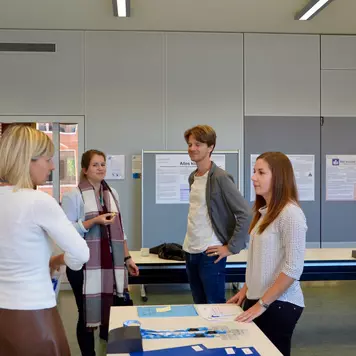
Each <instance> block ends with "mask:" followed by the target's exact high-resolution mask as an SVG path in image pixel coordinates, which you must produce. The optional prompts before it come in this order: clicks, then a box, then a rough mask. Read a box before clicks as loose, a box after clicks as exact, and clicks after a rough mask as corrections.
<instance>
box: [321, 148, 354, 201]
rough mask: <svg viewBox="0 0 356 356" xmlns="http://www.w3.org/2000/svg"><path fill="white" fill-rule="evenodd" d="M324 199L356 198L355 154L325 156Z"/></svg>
mask: <svg viewBox="0 0 356 356" xmlns="http://www.w3.org/2000/svg"><path fill="white" fill-rule="evenodd" d="M326 200H328V201H350V200H351V201H352V200H356V155H327V156H326Z"/></svg>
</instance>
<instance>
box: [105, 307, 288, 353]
mask: <svg viewBox="0 0 356 356" xmlns="http://www.w3.org/2000/svg"><path fill="white" fill-rule="evenodd" d="M235 307H236V311H237V314H238V313H241V312H242V309H241V308H240V307H238V306H235ZM126 320H139V321H140V322H141V325H142V327H143V328H146V329H154V330H174V329H184V328H189V327H192V328H194V327H203V326H208V327H211V326H212V325H226V326H228V327H229V328H230V329H236V328H238V329H244V330H247V332H246V334H244V335H242V336H240V337H239V339H238V340H221V339H220V338H219V337H214V338H191V339H153V340H152V339H151V340H143V350H144V351H148V350H159V349H165V348H169V347H179V346H186V345H196V344H203V345H205V346H206V347H207V348H214V347H231V346H235V347H254V348H255V349H256V350H257V351H258V352H259V353H260V354H261V356H282V354H281V353H280V352H279V351H278V350H277V348H276V347H275V346H274V345H273V344H272V343H271V342H270V341H269V339H268V338H267V337H266V336H265V335H264V334H263V333H262V331H261V330H260V329H259V328H258V327H257V326H256V325H255V324H254V323H237V322H232V321H230V322H224V321H221V322H214V321H209V320H206V319H204V318H202V317H200V316H195V317H174V318H167V317H166V318H165V317H161V318H142V319H139V317H138V313H137V308H136V307H112V308H111V314H110V324H109V330H111V329H115V328H117V327H121V326H123V323H124V322H125V321H126ZM110 355H116V356H123V355H128V354H110Z"/></svg>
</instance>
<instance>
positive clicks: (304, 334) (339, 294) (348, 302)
mask: <svg viewBox="0 0 356 356" xmlns="http://www.w3.org/2000/svg"><path fill="white" fill-rule="evenodd" d="M302 287H303V291H304V297H305V302H306V306H307V307H306V309H305V311H304V313H303V315H302V317H301V319H300V321H299V323H298V326H297V328H296V331H295V333H294V338H293V350H292V356H355V355H356V281H346V282H304V283H303V284H302ZM130 292H131V296H132V299H133V300H134V303H135V305H139V304H179V303H181V304H184V303H192V298H191V295H190V292H189V289H188V288H186V286H183V287H182V286H179V285H178V286H176V285H175V286H173V285H170V286H167V285H165V286H158V285H155V286H149V287H148V289H147V293H148V297H149V300H148V301H147V303H143V302H142V301H141V298H140V289H139V287H138V286H131V287H130ZM232 294H233V291H232V290H228V291H227V297H229V296H231V295H232ZM59 310H60V313H61V316H62V320H63V323H64V327H65V329H66V332H67V337H68V340H69V344H70V347H71V350H72V356H80V351H79V348H78V345H77V340H76V334H75V328H76V321H77V313H76V305H75V300H74V296H73V294H72V292H71V291H61V292H60V295H59ZM96 347H97V356H104V355H106V353H105V349H106V345H105V343H104V342H102V341H99V339H98V340H97V342H96Z"/></svg>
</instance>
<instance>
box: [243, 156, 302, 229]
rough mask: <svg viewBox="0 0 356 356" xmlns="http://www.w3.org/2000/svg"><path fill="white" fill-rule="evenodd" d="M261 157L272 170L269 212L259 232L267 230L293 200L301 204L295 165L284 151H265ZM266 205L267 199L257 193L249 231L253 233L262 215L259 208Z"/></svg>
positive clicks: (259, 157)
mask: <svg viewBox="0 0 356 356" xmlns="http://www.w3.org/2000/svg"><path fill="white" fill-rule="evenodd" d="M259 159H263V160H264V161H265V162H266V163H267V164H268V166H269V168H270V170H271V172H272V182H271V201H270V203H269V206H268V211H267V214H266V215H265V217H264V218H263V220H262V222H261V224H260V225H259V228H258V233H259V234H261V233H262V232H263V231H265V230H266V228H267V227H268V225H269V224H271V223H272V222H273V221H274V220H275V219H276V218H277V217H278V215H279V214H280V213H281V211H282V210H283V208H284V207H285V206H286V205H287V204H288V203H290V202H292V203H295V204H297V205H299V203H298V192H297V185H296V183H295V177H294V172H293V166H292V164H291V162H290V160H289V158H288V157H287V156H286V155H285V154H284V153H282V152H265V153H263V154H261V155H260V156H258V158H257V160H259ZM257 160H256V161H257ZM264 206H266V200H265V199H264V198H263V197H262V196H261V195H256V201H255V205H254V207H253V210H254V216H253V219H252V222H251V225H250V229H249V233H251V231H252V230H253V228H254V227H255V225H256V224H257V222H258V220H259V219H260V217H261V213H260V212H259V209H261V208H263V207H264Z"/></svg>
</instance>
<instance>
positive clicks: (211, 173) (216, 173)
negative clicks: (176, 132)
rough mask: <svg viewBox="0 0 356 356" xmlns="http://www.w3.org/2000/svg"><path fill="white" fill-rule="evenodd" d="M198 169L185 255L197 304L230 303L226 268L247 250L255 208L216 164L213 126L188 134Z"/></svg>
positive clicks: (192, 186)
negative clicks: (232, 258)
mask: <svg viewBox="0 0 356 356" xmlns="http://www.w3.org/2000/svg"><path fill="white" fill-rule="evenodd" d="M184 138H185V140H186V142H187V144H188V153H189V156H190V159H191V160H192V161H193V162H195V163H196V164H197V169H196V170H195V171H194V172H193V173H192V174H191V175H190V177H189V185H190V197H189V213H188V224H187V233H186V236H185V240H184V244H183V249H184V251H185V252H186V269H187V274H188V280H189V284H190V288H191V291H192V295H193V299H194V303H195V304H207V303H225V301H226V299H225V267H226V258H227V256H229V255H232V254H236V253H239V252H240V251H241V250H242V249H244V248H245V247H246V242H247V236H248V227H249V223H250V214H249V208H248V205H247V203H246V201H245V200H244V198H243V197H242V195H241V194H240V192H239V191H238V189H237V187H236V185H235V183H234V180H233V178H232V177H231V176H230V175H229V174H228V173H227V172H226V171H224V170H223V169H221V168H219V167H217V166H216V164H215V163H214V162H213V161H211V154H212V152H213V150H214V148H215V144H216V133H215V131H214V129H213V128H211V127H210V126H208V125H199V126H195V127H193V128H191V129H189V130H187V131H186V132H185V133H184Z"/></svg>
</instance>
